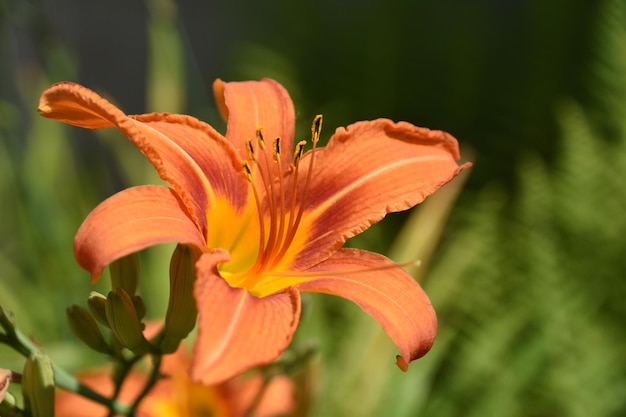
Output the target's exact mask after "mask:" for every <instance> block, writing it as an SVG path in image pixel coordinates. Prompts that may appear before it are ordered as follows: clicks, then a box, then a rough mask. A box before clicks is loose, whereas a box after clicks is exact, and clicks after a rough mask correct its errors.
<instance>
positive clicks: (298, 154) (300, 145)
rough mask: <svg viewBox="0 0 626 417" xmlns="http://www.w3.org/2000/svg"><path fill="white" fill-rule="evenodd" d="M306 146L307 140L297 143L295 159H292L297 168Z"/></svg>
mask: <svg viewBox="0 0 626 417" xmlns="http://www.w3.org/2000/svg"><path fill="white" fill-rule="evenodd" d="M305 146H306V140H301V141H300V142H298V143H297V144H296V150H295V151H294V153H293V159H292V160H291V164H292V165H293V166H294V167H295V168H297V167H298V163H299V162H300V158H302V154H303V153H304V147H305Z"/></svg>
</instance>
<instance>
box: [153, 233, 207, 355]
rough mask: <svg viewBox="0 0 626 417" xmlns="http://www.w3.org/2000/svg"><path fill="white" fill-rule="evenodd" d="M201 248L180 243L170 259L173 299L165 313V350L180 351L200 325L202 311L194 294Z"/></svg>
mask: <svg viewBox="0 0 626 417" xmlns="http://www.w3.org/2000/svg"><path fill="white" fill-rule="evenodd" d="M199 256H200V251H199V250H198V249H196V248H195V247H193V246H188V245H178V246H176V249H175V250H174V253H173V254H172V259H171V261H170V299H169V304H168V306H167V313H166V315H165V327H164V332H163V339H162V340H161V351H162V352H163V353H171V352H174V351H176V349H177V348H178V345H179V344H180V342H181V340H183V339H184V338H186V337H187V335H188V334H189V332H191V330H192V329H193V328H194V326H195V324H196V318H197V315H198V310H197V308H196V300H195V298H194V296H193V284H194V281H195V278H196V261H197V260H198V258H199Z"/></svg>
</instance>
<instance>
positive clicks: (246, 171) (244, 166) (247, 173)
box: [241, 161, 252, 182]
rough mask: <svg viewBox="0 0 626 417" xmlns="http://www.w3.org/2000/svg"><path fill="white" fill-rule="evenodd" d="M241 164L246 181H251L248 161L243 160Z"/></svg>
mask: <svg viewBox="0 0 626 417" xmlns="http://www.w3.org/2000/svg"><path fill="white" fill-rule="evenodd" d="M241 166H242V167H243V173H244V174H245V175H246V178H247V179H248V181H250V182H252V168H250V164H249V163H248V161H243V162H242V163H241Z"/></svg>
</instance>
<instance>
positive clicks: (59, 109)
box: [38, 82, 248, 231]
mask: <svg viewBox="0 0 626 417" xmlns="http://www.w3.org/2000/svg"><path fill="white" fill-rule="evenodd" d="M38 109H39V111H40V112H41V114H42V116H44V117H48V118H52V119H56V120H60V121H62V122H65V123H69V124H72V125H75V126H80V127H85V128H90V129H99V128H104V127H117V128H118V129H119V130H120V131H121V132H122V133H123V134H124V135H126V136H127V137H128V138H129V139H130V140H131V141H132V142H133V143H134V144H135V146H137V147H138V148H139V150H140V151H141V152H142V153H143V154H144V155H145V156H146V158H147V159H148V160H149V161H150V162H151V163H152V165H154V167H155V168H156V170H157V172H158V173H159V175H160V176H161V178H162V179H163V180H165V181H167V182H168V183H169V184H171V185H172V187H173V188H174V189H175V190H176V192H177V193H178V194H179V196H180V197H181V199H182V201H183V202H184V206H185V207H184V208H185V210H186V211H187V213H188V214H189V216H190V217H191V218H192V219H193V220H194V221H195V222H196V224H198V227H199V228H200V229H201V230H203V231H204V230H205V229H206V219H205V216H204V211H205V210H206V207H207V206H208V205H209V200H210V198H211V195H210V194H211V193H213V192H216V193H217V194H219V195H222V196H226V197H227V199H228V200H230V204H231V206H233V207H234V208H241V207H243V205H244V204H245V201H246V199H247V195H248V194H247V186H248V185H247V182H246V179H245V176H244V175H243V173H242V172H241V163H240V161H239V158H238V156H237V152H236V151H235V149H234V148H233V147H232V146H231V145H230V143H229V142H228V141H227V140H226V139H225V138H224V137H223V136H221V135H220V134H219V133H218V132H217V131H215V130H214V129H213V128H212V127H211V126H209V125H208V124H206V123H203V122H200V121H199V120H197V119H195V118H193V117H190V116H183V115H170V114H165V113H164V114H156V113H154V114H149V115H140V116H127V115H126V114H124V112H122V111H121V110H120V109H118V108H117V107H116V106H114V105H113V104H111V103H109V102H108V101H107V100H105V99H103V98H102V97H100V96H99V95H98V94H97V93H95V92H93V91H91V90H89V89H87V88H85V87H83V86H81V85H78V84H74V83H70V82H61V83H57V84H54V85H52V86H51V87H49V88H48V89H46V91H44V93H43V94H42V96H41V99H40V101H39V108H38Z"/></svg>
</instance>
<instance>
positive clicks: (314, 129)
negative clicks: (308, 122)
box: [311, 114, 322, 142]
mask: <svg viewBox="0 0 626 417" xmlns="http://www.w3.org/2000/svg"><path fill="white" fill-rule="evenodd" d="M321 131H322V115H321V114H318V115H317V116H315V119H313V125H312V126H311V139H312V140H313V142H317V141H318V140H319V138H320V132H321Z"/></svg>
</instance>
